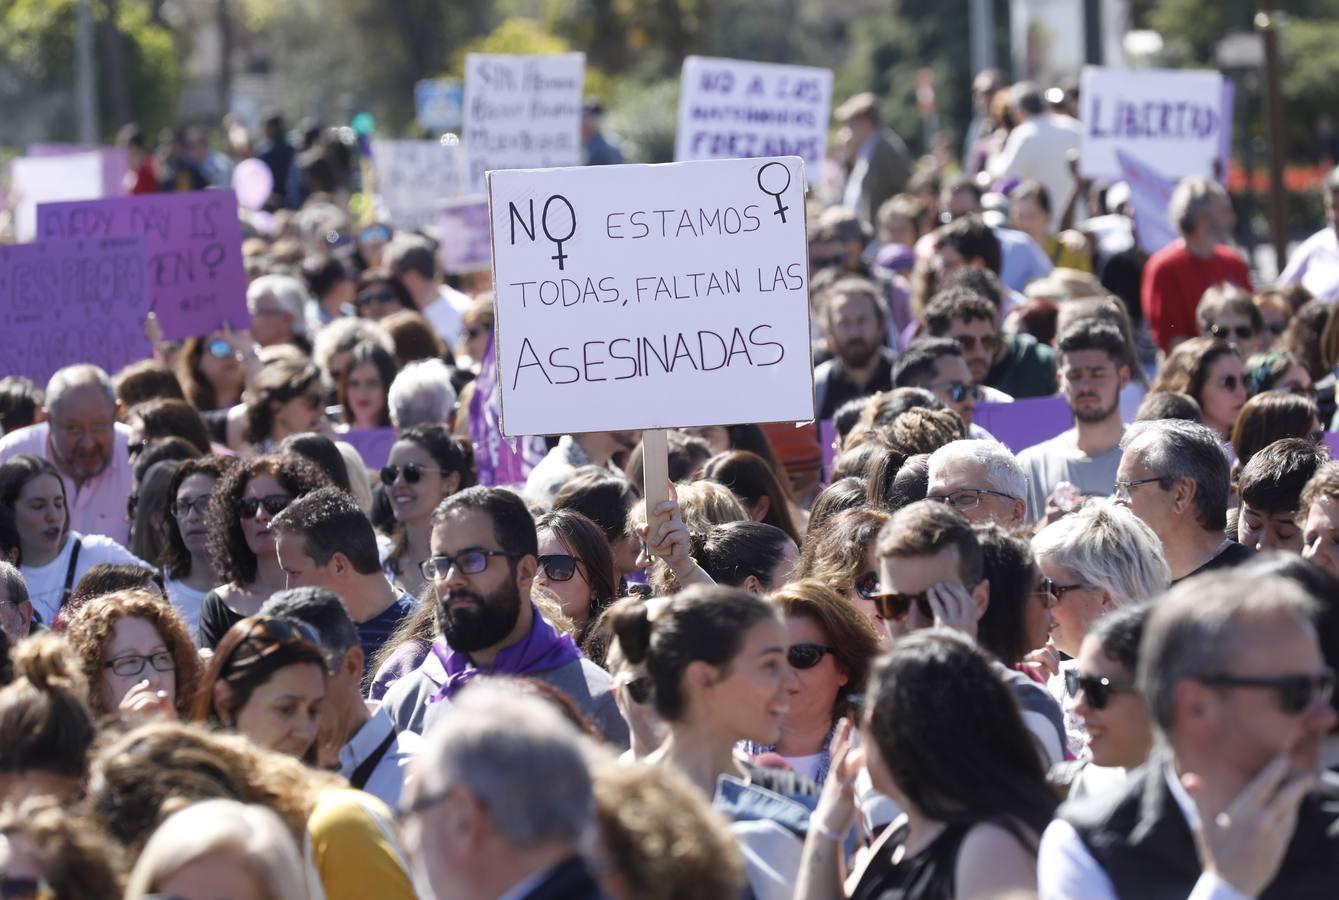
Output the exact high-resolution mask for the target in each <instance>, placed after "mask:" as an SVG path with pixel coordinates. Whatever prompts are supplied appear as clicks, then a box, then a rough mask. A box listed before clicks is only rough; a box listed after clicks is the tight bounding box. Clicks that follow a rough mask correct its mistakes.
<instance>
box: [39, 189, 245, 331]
mask: <svg viewBox="0 0 1339 900" xmlns="http://www.w3.org/2000/svg"><path fill="white" fill-rule="evenodd" d="M37 234H38V236H39V238H40V239H43V240H45V239H51V238H75V237H120V236H127V235H143V236H144V247H145V252H146V254H147V260H148V261H147V266H146V272H147V275H148V285H149V297H150V300H149V309H151V310H153V311H154V312H155V313H157V314H158V322H159V324H160V325H161V326H162V328H163V336H164V337H165V338H167V339H169V340H177V339H181V338H188V337H193V336H195V335H200V334H208V333H209V332H210V331H213V330H214V329H215V328H219V327H221V326H222V325H223V324H224V323H225V322H226V323H228V324H229V325H231V326H232V327H233V328H234V329H235V330H238V331H241V330H244V329H249V328H250V327H251V318H250V316H249V315H248V314H247V311H246V271H245V270H244V269H243V267H242V228H241V223H240V222H239V221H238V218H237V195H236V194H234V193H233V192H232V191H190V192H185V193H177V194H142V195H139V196H135V197H115V198H109V199H104V200H84V201H75V202H71V203H43V204H41V205H40V206H38V207H37Z"/></svg>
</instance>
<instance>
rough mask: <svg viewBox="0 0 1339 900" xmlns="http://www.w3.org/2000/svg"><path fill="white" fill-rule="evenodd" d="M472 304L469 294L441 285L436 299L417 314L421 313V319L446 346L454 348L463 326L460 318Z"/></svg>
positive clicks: (458, 340)
mask: <svg viewBox="0 0 1339 900" xmlns="http://www.w3.org/2000/svg"><path fill="white" fill-rule="evenodd" d="M473 303H474V301H473V300H471V299H470V297H469V294H463V293H461V292H460V291H458V290H456V289H455V288H453V287H448V286H447V285H442V286H441V287H440V288H438V289H437V299H436V300H434V301H432V302H431V303H429V304H428V305H427V306H425V307H423V309H421V310H419V312H421V313H423V318H425V319H427V320H428V324H429V325H431V326H432V328H433V331H436V332H437V336H438V337H440V338H441V339H442V341H443V342H445V344H446V346H448V347H451V348H454V347H455V346H456V345H457V344H459V343H460V332H461V329H462V328H463V327H464V324H465V322H464V319H463V318H462V316H463V315H464V313H465V310H467V309H469V308H470V306H471V304H473Z"/></svg>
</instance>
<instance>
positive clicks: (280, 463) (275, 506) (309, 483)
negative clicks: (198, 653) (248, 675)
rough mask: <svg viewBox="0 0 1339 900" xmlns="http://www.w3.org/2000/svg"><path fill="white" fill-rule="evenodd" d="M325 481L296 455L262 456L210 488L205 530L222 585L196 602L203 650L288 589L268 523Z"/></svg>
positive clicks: (315, 469)
mask: <svg viewBox="0 0 1339 900" xmlns="http://www.w3.org/2000/svg"><path fill="white" fill-rule="evenodd" d="M327 483H328V482H327V480H326V478H325V476H324V475H322V474H321V471H320V470H319V469H317V468H316V467H315V466H314V465H312V464H311V463H310V462H307V461H306V460H305V459H301V458H299V457H296V456H260V457H256V458H255V459H251V460H247V461H245V462H243V463H241V464H239V465H237V466H235V467H233V468H232V469H231V471H229V472H227V473H225V474H224V475H223V477H222V478H221V479H219V481H218V483H217V485H216V486H215V488H214V493H213V497H212V499H211V500H210V504H209V517H208V519H207V521H206V527H207V528H208V530H209V535H208V539H207V547H208V550H209V555H210V558H212V559H213V560H214V561H215V563H216V565H217V566H218V571H219V574H220V575H221V576H223V578H224V579H226V581H225V583H224V584H223V585H222V586H221V587H218V588H215V589H214V590H212V591H210V592H209V593H208V594H206V595H205V598H204V600H203V601H201V603H200V627H199V632H198V638H199V643H200V646H201V647H205V648H208V649H212V648H213V647H214V645H215V644H217V643H218V642H219V641H220V640H221V639H222V637H223V635H224V634H225V633H226V632H227V630H228V629H229V628H231V627H232V625H233V624H234V623H235V622H238V621H240V620H241V619H244V618H246V617H247V616H253V615H255V614H256V613H257V612H258V611H259V610H260V607H261V604H262V603H264V602H265V601H266V600H268V599H269V597H270V595H271V594H273V593H274V592H275V591H281V590H283V589H284V588H285V587H287V585H288V580H287V578H285V577H284V570H283V569H282V568H280V566H279V558H278V556H277V555H276V554H275V549H274V535H273V534H272V533H271V531H270V527H269V526H270V520H271V519H273V518H274V517H275V516H276V515H278V514H279V512H280V511H281V510H282V509H284V507H286V506H288V504H289V502H291V501H292V500H293V499H295V498H297V497H300V496H302V495H303V494H306V493H308V492H310V491H314V490H316V489H317V488H318V487H324V486H325V485H326V484H327Z"/></svg>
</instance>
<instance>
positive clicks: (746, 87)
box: [674, 56, 832, 178]
mask: <svg viewBox="0 0 1339 900" xmlns="http://www.w3.org/2000/svg"><path fill="white" fill-rule="evenodd" d="M679 84H680V89H679V126H678V131H677V132H676V135H675V141H674V158H675V159H677V160H680V161H687V160H697V159H738V158H741V157H763V156H768V157H770V156H799V157H801V158H802V159H803V160H804V165H805V171H806V172H808V173H809V177H810V178H816V177H818V173H819V170H820V165H821V163H822V161H823V151H824V149H825V148H826V146H827V139H828V117H829V115H830V111H831V107H832V72H831V70H829V69H815V68H811V67H809V66H782V65H775V64H773V63H759V62H745V61H743V60H737V59H714V58H712V57H707V56H690V57H688V58H687V59H685V60H684V61H683V77H682V78H680V80H679Z"/></svg>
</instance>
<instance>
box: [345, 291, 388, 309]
mask: <svg viewBox="0 0 1339 900" xmlns="http://www.w3.org/2000/svg"><path fill="white" fill-rule="evenodd" d="M353 302H354V304H355V305H357V306H372V305H373V304H379V303H399V302H400V298H399V296H398V295H397V294H396V293H395V291H389V290H387V291H364V292H363V293H361V294H359V295H358V297H357V299H356V300H354V301H353Z"/></svg>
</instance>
